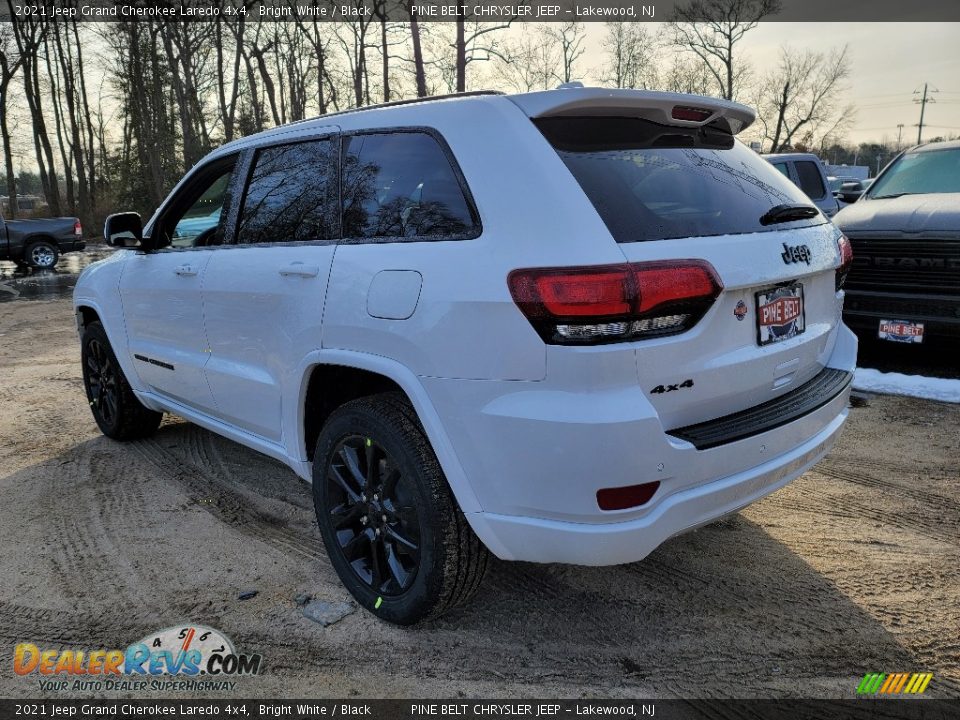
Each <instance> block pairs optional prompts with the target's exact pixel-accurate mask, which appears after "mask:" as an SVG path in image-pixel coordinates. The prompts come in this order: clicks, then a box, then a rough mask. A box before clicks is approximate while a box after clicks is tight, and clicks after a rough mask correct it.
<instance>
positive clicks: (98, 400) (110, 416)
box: [87, 340, 120, 425]
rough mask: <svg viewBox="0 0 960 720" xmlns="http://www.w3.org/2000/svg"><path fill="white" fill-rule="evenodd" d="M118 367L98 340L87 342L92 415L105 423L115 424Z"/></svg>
mask: <svg viewBox="0 0 960 720" xmlns="http://www.w3.org/2000/svg"><path fill="white" fill-rule="evenodd" d="M118 369H119V368H117V366H116V365H115V364H114V362H113V361H112V359H111V358H110V354H109V353H108V352H107V350H106V348H104V347H103V345H101V344H100V342H99V341H98V340H90V341H89V342H88V343H87V386H88V394H89V397H90V405H91V406H92V408H93V412H94V415H99V416H100V419H102V420H103V422H104V423H105V424H107V425H114V424H116V421H117V417H118V415H119V384H120V378H119V376H118V375H117V371H118Z"/></svg>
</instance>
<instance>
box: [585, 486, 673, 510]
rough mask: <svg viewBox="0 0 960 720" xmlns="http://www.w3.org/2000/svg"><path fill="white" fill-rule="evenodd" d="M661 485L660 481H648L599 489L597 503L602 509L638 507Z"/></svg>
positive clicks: (648, 499)
mask: <svg viewBox="0 0 960 720" xmlns="http://www.w3.org/2000/svg"><path fill="white" fill-rule="evenodd" d="M659 487H660V483H659V482H648V483H642V484H640V485H627V486H626V487H618V488H603V489H602V490H597V505H599V506H600V509H601V510H626V509H627V508H632V507H637V506H639V505H643V504H644V503H647V502H649V501H650V498H652V497H653V494H654V493H655V492H656V491H657V488H659Z"/></svg>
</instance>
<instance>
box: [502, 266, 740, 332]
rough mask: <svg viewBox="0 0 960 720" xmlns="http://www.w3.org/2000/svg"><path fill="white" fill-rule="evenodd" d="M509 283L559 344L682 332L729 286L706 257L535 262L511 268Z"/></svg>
mask: <svg viewBox="0 0 960 720" xmlns="http://www.w3.org/2000/svg"><path fill="white" fill-rule="evenodd" d="M507 285H508V286H509V288H510V294H511V295H512V296H513V300H514V302H515V303H517V306H518V307H519V308H520V310H521V311H522V312H523V314H524V315H526V316H527V319H528V320H529V321H530V323H531V325H533V327H534V329H536V331H537V332H538V333H539V334H540V337H541V338H543V340H544V342H547V343H551V344H558V345H592V344H597V343H605V342H619V341H623V340H634V339H642V338H648V337H661V336H664V335H675V334H677V333H681V332H683V331H685V330H688V329H690V328H691V327H693V326H694V325H696V324H697V322H699V320H700V318H702V317H703V315H704V314H705V313H706V312H707V310H708V309H709V308H710V306H711V305H712V304H713V301H714V300H716V299H717V296H718V295H719V294H720V291H721V290H723V285H721V284H720V280H719V278H718V277H717V273H716V271H715V270H714V269H713V266H712V265H710V263H708V262H705V261H703V260H667V261H656V262H644V263H632V264H630V265H601V266H593V267H572V268H529V269H524V270H514V271H513V272H511V273H510V275H509V276H508V278H507Z"/></svg>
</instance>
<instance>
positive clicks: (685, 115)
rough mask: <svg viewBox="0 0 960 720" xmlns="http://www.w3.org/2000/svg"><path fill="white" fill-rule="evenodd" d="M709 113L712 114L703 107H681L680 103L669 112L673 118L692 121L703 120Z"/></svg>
mask: <svg viewBox="0 0 960 720" xmlns="http://www.w3.org/2000/svg"><path fill="white" fill-rule="evenodd" d="M711 115H713V111H712V110H704V109H703V108H694V107H683V106H681V105H676V106H675V107H674V108H673V112H672V113H670V116H671V117H672V118H673V119H674V120H692V121H693V122H703V121H704V120H706V119H707V118H708V117H710V116H711Z"/></svg>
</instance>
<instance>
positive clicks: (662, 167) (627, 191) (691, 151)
mask: <svg viewBox="0 0 960 720" xmlns="http://www.w3.org/2000/svg"><path fill="white" fill-rule="evenodd" d="M534 122H535V124H536V126H537V127H538V128H539V129H540V132H542V133H543V135H544V137H546V138H547V140H548V141H549V142H550V144H551V145H553V147H554V149H556V151H557V153H558V154H559V155H560V157H561V159H562V160H563V162H564V163H565V164H566V166H567V167H568V168H569V169H570V172H571V173H573V176H574V177H575V178H576V180H577V182H578V183H580V187H581V188H583V191H584V192H585V193H586V195H587V197H588V198H590V201H591V202H592V203H593V206H594V207H595V208H596V210H597V212H598V213H599V214H600V217H601V218H602V219H603V221H604V222H605V223H606V225H607V228H608V229H609V230H610V233H611V234H612V235H613V237H614V239H616V241H617V242H639V241H645V240H666V239H669V238H683V237H696V236H704V235H727V234H735V233H751V232H764V231H768V230H778V229H783V228H790V227H804V226H807V225H818V224H821V223H824V222H826V218H824V217H823V216H822V215H817V216H816V217H813V218H810V219H805V220H795V221H792V222H789V223H780V224H774V225H762V224H761V222H760V218H761V217H762V216H763V215H764V214H765V213H766V212H767V211H768V210H770V209H771V208H773V207H775V206H777V205H784V204H791V205H793V204H800V205H810V204H811V203H810V199H809V198H808V197H807V196H806V195H804V194H803V192H802V191H801V190H800V189H799V188H798V187H797V186H796V185H794V184H793V183H792V182H790V180H789V179H788V178H786V177H784V176H783V175H782V174H781V173H779V172H777V170H776V169H775V168H773V167H772V166H771V165H770V163H768V162H767V161H766V160H764V159H763V158H762V157H760V156H759V155H757V154H756V153H755V152H753V150H750V149H749V148H747V147H745V146H744V145H743V144H741V143H740V142H737V141H736V140H735V139H734V138H733V136H732V135H731V134H730V133H729V132H728V131H726V130H725V128H723V127H721V126H717V127H704V128H691V129H687V128H676V127H669V126H666V125H658V124H657V123H654V122H650V121H649V120H641V119H639V118H619V117H578V118H541V119H538V120H534Z"/></svg>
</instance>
